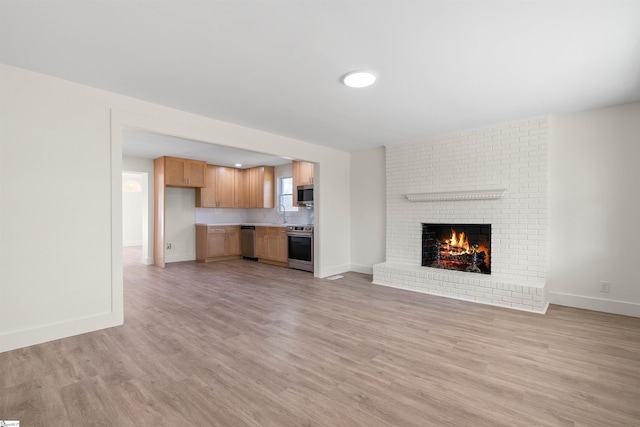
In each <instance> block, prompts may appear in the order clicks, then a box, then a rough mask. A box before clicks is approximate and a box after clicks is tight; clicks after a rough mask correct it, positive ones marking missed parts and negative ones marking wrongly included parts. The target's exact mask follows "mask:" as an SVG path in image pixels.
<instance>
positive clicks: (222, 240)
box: [207, 233, 226, 258]
mask: <svg viewBox="0 0 640 427" xmlns="http://www.w3.org/2000/svg"><path fill="white" fill-rule="evenodd" d="M225 244H226V234H225V233H214V234H211V233H209V234H207V258H215V257H220V256H225Z"/></svg>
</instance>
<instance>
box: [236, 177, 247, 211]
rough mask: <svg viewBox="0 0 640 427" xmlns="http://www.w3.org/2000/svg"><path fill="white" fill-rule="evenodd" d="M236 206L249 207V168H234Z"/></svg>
mask: <svg viewBox="0 0 640 427" xmlns="http://www.w3.org/2000/svg"><path fill="white" fill-rule="evenodd" d="M236 207H238V208H248V207H249V169H238V170H236Z"/></svg>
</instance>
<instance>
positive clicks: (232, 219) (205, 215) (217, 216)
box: [196, 207, 314, 224]
mask: <svg viewBox="0 0 640 427" xmlns="http://www.w3.org/2000/svg"><path fill="white" fill-rule="evenodd" d="M286 220H287V224H313V220H314V218H313V209H307V208H303V207H301V208H299V210H298V211H297V212H287V215H286ZM251 222H257V223H272V224H282V223H283V222H284V216H283V214H282V213H279V212H278V210H277V209H221V208H196V223H198V224H239V223H251Z"/></svg>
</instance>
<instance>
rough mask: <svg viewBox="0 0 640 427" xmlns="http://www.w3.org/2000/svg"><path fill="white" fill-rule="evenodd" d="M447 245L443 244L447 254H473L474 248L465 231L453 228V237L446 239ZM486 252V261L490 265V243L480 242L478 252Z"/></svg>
mask: <svg viewBox="0 0 640 427" xmlns="http://www.w3.org/2000/svg"><path fill="white" fill-rule="evenodd" d="M445 243H446V245H443V247H442V249H443V250H444V251H445V252H446V254H447V255H464V254H472V253H473V248H472V247H471V246H470V245H469V239H468V238H467V236H466V235H465V234H464V231H461V232H459V233H458V232H457V231H455V230H454V229H451V238H450V239H445ZM480 252H484V253H485V263H486V264H487V265H489V262H490V260H489V245H488V243H486V242H478V253H480Z"/></svg>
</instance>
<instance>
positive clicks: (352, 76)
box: [342, 71, 376, 88]
mask: <svg viewBox="0 0 640 427" xmlns="http://www.w3.org/2000/svg"><path fill="white" fill-rule="evenodd" d="M375 81H376V76H374V75H373V74H371V73H369V72H368V71H352V72H350V73H349V74H347V75H346V76H344V77H343V78H342V82H343V83H344V84H345V85H347V86H349V87H355V88H361V87H367V86H371V85H372V84H373V82H375Z"/></svg>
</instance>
